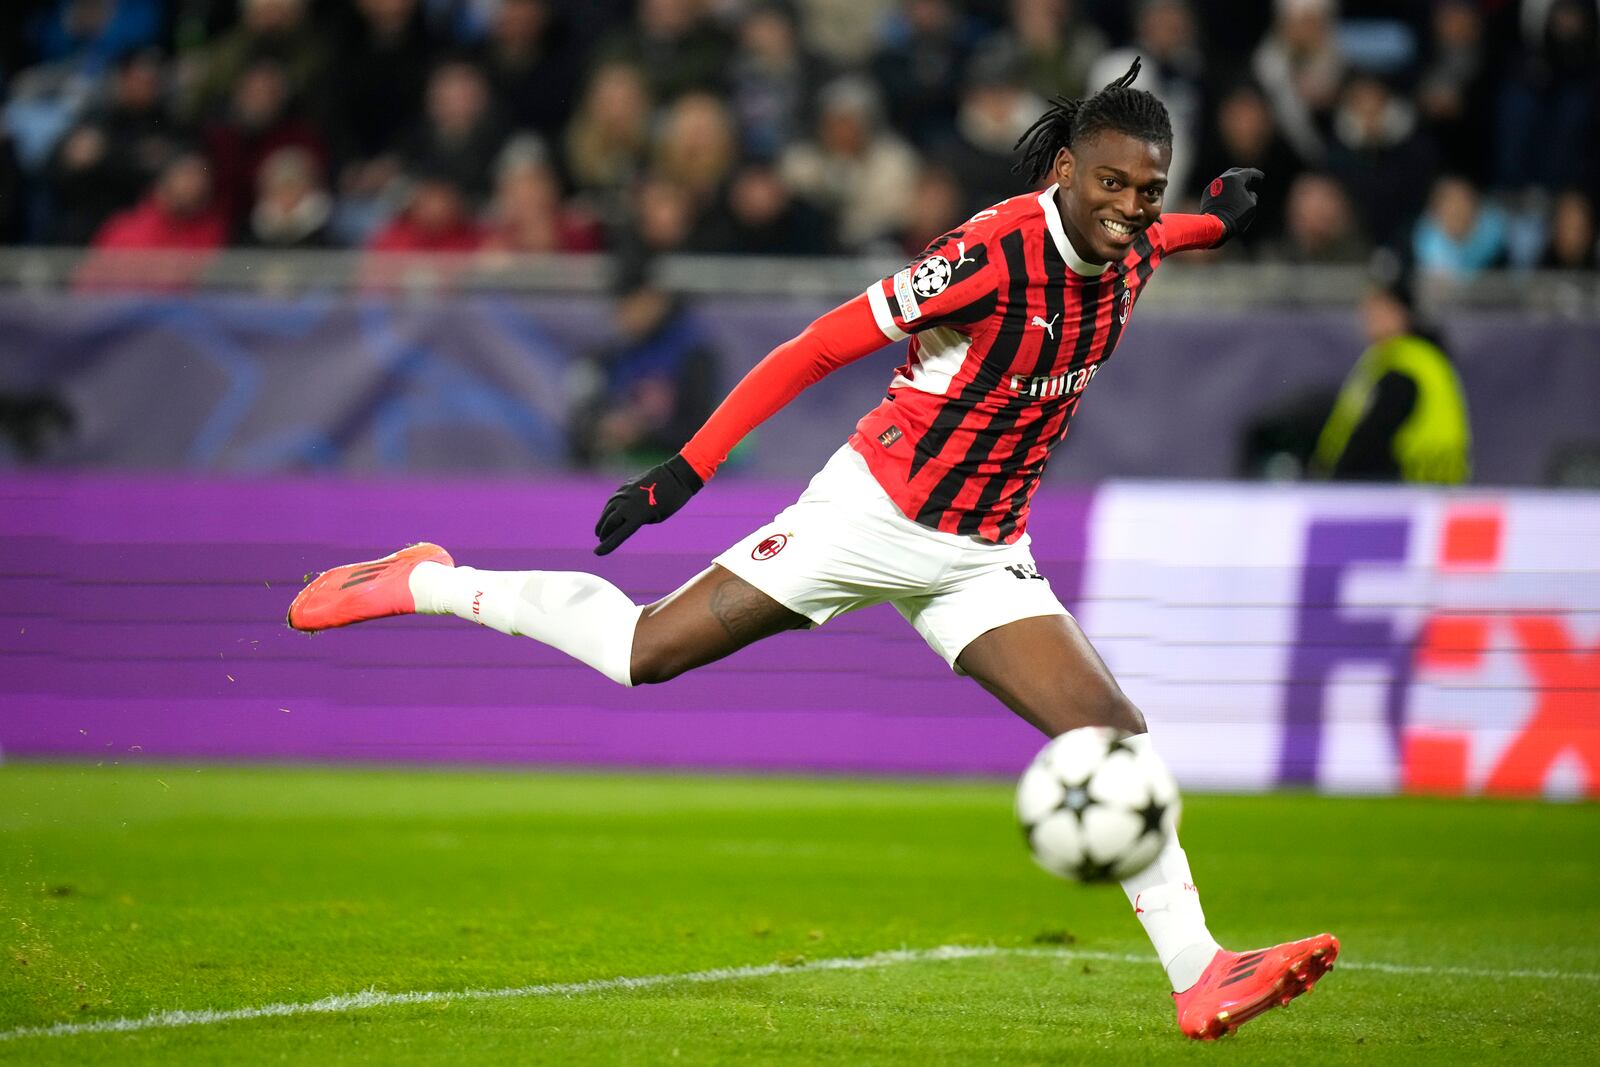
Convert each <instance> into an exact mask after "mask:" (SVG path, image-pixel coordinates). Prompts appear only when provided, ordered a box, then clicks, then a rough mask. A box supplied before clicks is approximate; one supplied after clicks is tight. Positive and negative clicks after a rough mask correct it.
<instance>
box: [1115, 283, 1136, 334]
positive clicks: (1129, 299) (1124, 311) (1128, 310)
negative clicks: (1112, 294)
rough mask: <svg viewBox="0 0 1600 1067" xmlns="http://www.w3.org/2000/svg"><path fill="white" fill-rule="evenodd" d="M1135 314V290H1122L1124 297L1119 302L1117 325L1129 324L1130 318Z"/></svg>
mask: <svg viewBox="0 0 1600 1067" xmlns="http://www.w3.org/2000/svg"><path fill="white" fill-rule="evenodd" d="M1131 314H1133V290H1132V289H1124V290H1122V296H1121V297H1120V298H1119V299H1118V300H1117V323H1118V324H1119V325H1121V326H1126V325H1127V324H1128V316H1129V315H1131Z"/></svg>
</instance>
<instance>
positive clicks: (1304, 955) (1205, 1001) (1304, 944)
mask: <svg viewBox="0 0 1600 1067" xmlns="http://www.w3.org/2000/svg"><path fill="white" fill-rule="evenodd" d="M1338 956H1339V939H1338V938H1336V937H1334V936H1333V935H1332V934H1318V935H1317V936H1316V937H1308V938H1306V939H1305V940H1303V941H1290V942H1287V943H1285V944H1282V945H1274V946H1273V947H1272V948H1263V949H1258V950H1256V951H1254V952H1229V951H1228V950H1227V949H1218V950H1217V954H1216V955H1215V956H1213V957H1212V958H1211V962H1210V964H1208V965H1207V966H1206V969H1205V973H1204V974H1202V975H1201V976H1200V980H1199V981H1198V982H1196V983H1195V984H1194V985H1193V986H1191V987H1190V988H1188V989H1186V990H1184V991H1183V992H1182V993H1174V994H1172V999H1173V1000H1174V1001H1175V1002H1176V1003H1177V1005H1178V1029H1180V1030H1182V1031H1183V1032H1184V1034H1185V1035H1187V1036H1189V1037H1192V1038H1195V1039H1196V1040H1199V1041H1214V1040H1216V1039H1217V1038H1219V1037H1224V1036H1226V1035H1227V1034H1231V1033H1233V1032H1234V1031H1235V1030H1237V1029H1239V1027H1241V1026H1243V1025H1244V1024H1245V1023H1247V1022H1249V1021H1250V1020H1251V1019H1254V1018H1255V1017H1256V1016H1257V1015H1260V1014H1261V1013H1262V1012H1265V1011H1269V1010H1271V1009H1273V1008H1276V1007H1281V1006H1282V1005H1285V1004H1287V1003H1289V1001H1291V1000H1293V999H1294V998H1295V997H1298V996H1299V995H1300V994H1301V993H1309V992H1311V990H1312V987H1314V986H1315V985H1316V984H1317V981H1318V979H1320V978H1321V977H1322V976H1323V975H1325V974H1327V973H1328V972H1329V971H1331V970H1333V961H1334V960H1335V959H1337V958H1338Z"/></svg>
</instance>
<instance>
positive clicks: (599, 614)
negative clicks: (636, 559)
mask: <svg viewBox="0 0 1600 1067" xmlns="http://www.w3.org/2000/svg"><path fill="white" fill-rule="evenodd" d="M410 584H411V596H412V599H413V600H415V601H416V604H417V612H418V614H421V615H454V616H456V617H458V618H462V619H466V620H467V621H469V622H476V623H481V624H482V625H484V626H489V627H492V628H494V629H496V630H499V631H500V632H501V633H503V634H510V635H512V636H513V637H531V638H533V639H534V640H535V641H542V642H544V643H545V644H547V645H549V646H550V647H551V648H554V649H559V650H560V651H562V652H565V653H566V654H567V655H569V656H571V657H572V658H573V659H576V660H580V661H581V662H583V663H586V664H588V665H589V666H591V667H593V668H594V669H595V670H597V671H599V672H600V673H601V674H603V675H605V676H606V677H607V678H610V679H611V680H612V681H613V682H616V683H618V684H619V685H628V686H631V685H632V684H633V668H632V661H633V631H634V628H635V627H637V626H638V624H639V612H640V611H641V610H642V609H641V608H640V607H639V606H638V605H637V604H635V603H634V602H633V601H631V600H629V599H628V597H627V594H625V593H623V591H622V590H620V589H618V588H617V587H616V586H614V585H612V584H611V583H610V582H608V581H606V580H605V579H604V578H598V577H596V576H595V575H592V574H584V573H582V572H579V571H480V570H478V569H477V568H475V567H446V566H445V565H443V564H442V563H431V562H430V563H419V564H417V566H416V569H415V570H413V571H412V572H411V583H410Z"/></svg>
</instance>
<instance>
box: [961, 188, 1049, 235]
mask: <svg viewBox="0 0 1600 1067" xmlns="http://www.w3.org/2000/svg"><path fill="white" fill-rule="evenodd" d="M1044 221H1045V220H1044V208H1043V207H1042V206H1041V205H1040V203H1039V194H1038V193H1018V194H1017V195H1016V196H1013V197H1008V198H1007V199H1005V200H1002V201H1000V202H999V203H998V204H990V205H989V206H988V207H986V208H984V209H983V210H982V211H977V212H974V213H973V214H972V217H971V218H969V219H967V221H965V222H963V223H962V224H961V226H960V227H958V228H959V229H961V230H964V231H965V232H966V233H968V234H970V235H971V236H972V239H973V240H976V241H980V242H984V243H987V242H990V241H993V240H995V239H997V238H999V237H1002V236H1004V235H1005V234H1007V233H1009V232H1011V231H1012V230H1015V229H1017V228H1018V227H1020V226H1026V225H1029V224H1035V223H1036V224H1039V225H1043V224H1044Z"/></svg>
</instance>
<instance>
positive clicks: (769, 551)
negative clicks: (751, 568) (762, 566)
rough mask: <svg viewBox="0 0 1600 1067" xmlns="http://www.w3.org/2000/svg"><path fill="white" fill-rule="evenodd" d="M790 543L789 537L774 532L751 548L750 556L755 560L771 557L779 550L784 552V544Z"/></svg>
mask: <svg viewBox="0 0 1600 1067" xmlns="http://www.w3.org/2000/svg"><path fill="white" fill-rule="evenodd" d="M788 543H789V538H788V537H786V536H784V535H783V534H773V535H772V536H771V537H768V538H766V539H764V540H763V541H762V542H761V543H760V544H759V545H757V546H756V547H754V548H752V549H751V550H750V558H751V559H754V560H763V559H771V558H772V557H773V556H776V555H777V554H778V553H779V552H782V551H783V546H784V545H786V544H788Z"/></svg>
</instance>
